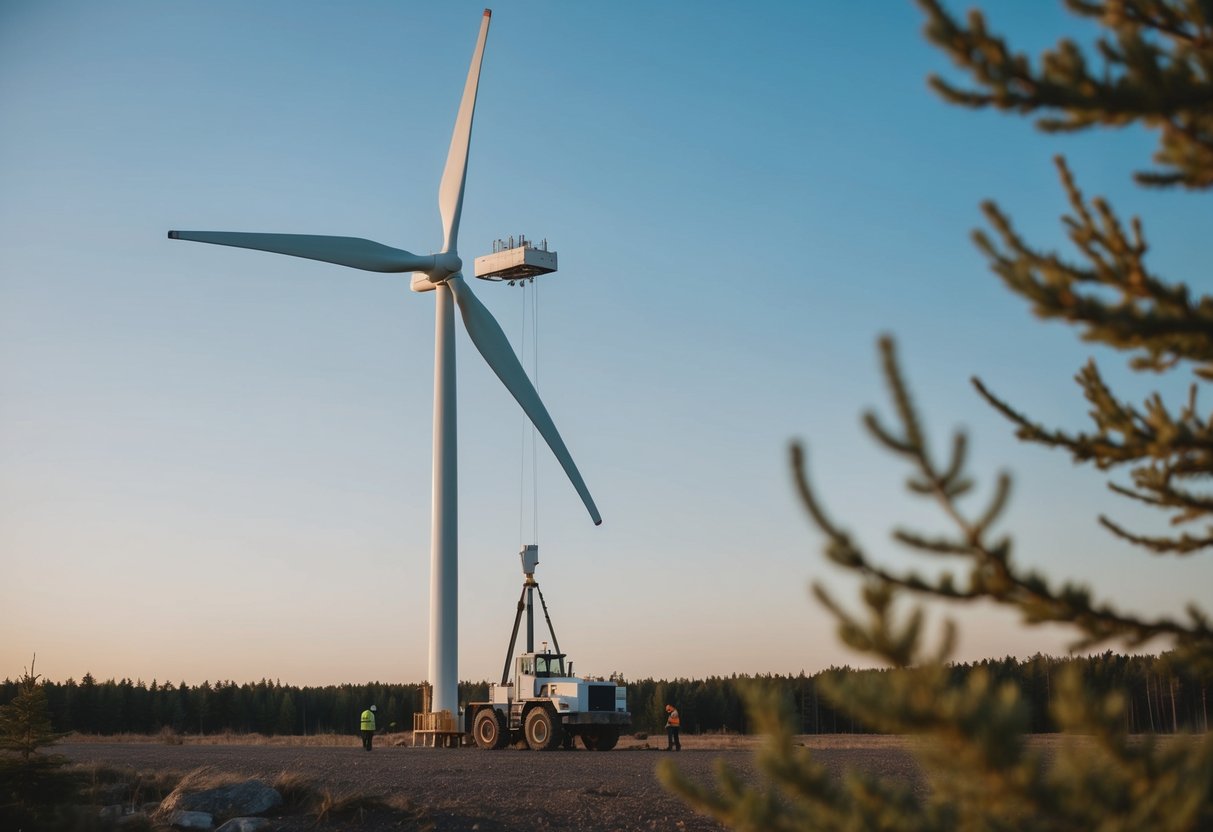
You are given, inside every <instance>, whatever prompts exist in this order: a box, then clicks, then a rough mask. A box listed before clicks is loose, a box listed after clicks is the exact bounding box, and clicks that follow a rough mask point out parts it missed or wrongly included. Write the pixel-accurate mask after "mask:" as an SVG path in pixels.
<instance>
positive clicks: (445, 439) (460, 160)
mask: <svg viewBox="0 0 1213 832" xmlns="http://www.w3.org/2000/svg"><path fill="white" fill-rule="evenodd" d="M491 16H492V12H491V11H490V10H489V9H485V11H484V17H483V18H482V19H481V22H480V36H479V38H477V40H476V49H475V51H474V52H473V53H472V63H471V66H470V67H469V68H468V77H467V84H466V85H465V86H464V88H463V100H462V102H461V103H460V105H459V114H458V116H457V117H456V118H455V130H454V133H453V134H452V135H451V149H450V151H449V152H448V154H447V158H446V168H445V169H444V170H443V173H442V183H441V185H439V188H438V210H439V213H440V214H441V216H442V230H443V236H444V239H443V244H442V251H440V252H439V253H438V254H428V255H419V254H412V253H410V252H407V251H404V250H402V249H398V248H391V247H390V246H385V245H382V244H380V243H376V242H372V241H371V240H364V239H361V238H359V237H328V236H315V235H310V234H249V233H242V232H235V231H170V232H169V233H168V236H169V237H170V238H171V239H174V240H193V241H195V242H199V243H215V244H217V245H223V246H236V247H238V248H251V249H256V250H258V251H269V252H274V253H276V254H289V255H291V256H293V257H306V258H308V259H311V260H323V261H324V262H326V263H336V264H337V265H339V266H350V267H352V268H355V269H366V270H367V271H374V272H413V273H414V274H413V279H412V289H413V291H415V292H430V291H432V292H434V296H435V300H436V308H437V313H436V316H435V325H434V353H435V355H434V479H433V501H434V502H433V514H432V523H433V528H432V532H431V547H430V656H429V681H430V683H431V684H432V685H433V700H432V703H433V704H432V705H431V707H432V708H433V710H434V711H441V710H449V711H450V712H451V714H456V713H457V712H458V705H459V702H458V698H459V694H458V684H459V675H458V636H459V629H458V598H457V588H458V574H459V573H458V504H457V498H458V489H457V480H456V458H457V457H456V441H455V424H456V410H455V330H454V321H455V318H454V305H455V304H458V306H459V312H460V315H461V316H462V318H463V325H464V328H465V329H466V330H467V333H468V337H470V338H471V339H472V343H473V344H475V345H476V349H477V350H479V351H480V354H481V355H482V356H484V360H485V361H486V362H488V365H489V367H491V368H492V370H493V372H494V373H496V374H497V377H498V378H499V379H501V382H502V383H503V384H504V385H505V386H506V388H507V389H508V390H509V391H510V393H511V394H513V396H514V398H515V399H517V400H518V404H520V405H521V406H522V409H523V410H524V411H525V412H526V414H527V416H528V417H529V418H530V420H531V421H532V422H533V423H534V424H535V427H536V428H537V429H538V430H539V433H540V434H541V435H542V436H543V438H544V440H545V441H546V442H547V443H548V446H549V447H550V448H551V449H552V453H553V454H555V455H556V459H557V460H558V461H559V462H560V465H561V467H563V468H564V471H565V473H566V474H567V475H568V477H569V479H570V480H571V481H572V483H573V487H574V488H575V489H577V493H578V494H579V495H580V496H581V499H582V502H584V503H585V507H586V508H587V509H588V510H589V512H590V517H591V518H592V519H593V520H594V524H595V525H598V524H600V523H601V522H602V517H601V516H600V515H599V513H598V509H597V507H596V506H595V505H594V499H593V498H592V497H591V496H590V492H589V489H587V488H586V485H585V481H584V480H582V478H581V474H580V473H579V472H578V471H577V466H576V465H574V464H573V458H572V456H570V455H569V451H568V448H566V447H565V444H564V441H563V440H562V439H561V438H560V434H559V433H558V432H557V431H556V426H555V424H553V422H552V417H551V416H549V415H548V411H547V408H545V407H544V406H543V401H542V400H540V398H539V394H538V393H537V392H536V391H535V388H534V387H533V386H532V385H531V382H530V379H528V378H527V375H526V371H525V370H524V369H523V368H522V365H521V364H520V363H519V361H518V358H517V356H515V355H514V350H513V348H512V347H511V346H510V343H509V340H508V339H507V338H506V336H505V333H504V332H502V331H501V327H500V326H499V325H498V323H497V321H496V320H495V319H494V318H493V316H492V314H491V313H490V312H489V311H488V309H486V308H485V307H484V305H483V304H481V303H480V301H479V300H477V299H476V296H475V295H474V294H473V293H472V289H471V287H470V286H468V285H467V284H466V283H465V282H464V280H463V274H462V272H461V269H462V268H463V261H462V260H460V259H459V253H458V248H457V240H458V237H459V217H460V214H461V212H462V209H463V187H464V183H465V181H466V179H467V161H468V144H469V142H470V141H471V137H472V115H473V113H474V112H475V109H476V89H477V86H478V84H479V81H480V63H481V59H482V58H483V56H484V43H485V40H486V38H487V37H488V33H489V20H490V18H491Z"/></svg>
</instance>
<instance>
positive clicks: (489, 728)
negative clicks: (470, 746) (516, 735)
mask: <svg viewBox="0 0 1213 832" xmlns="http://www.w3.org/2000/svg"><path fill="white" fill-rule="evenodd" d="M472 736H474V737H475V738H476V745H478V746H480V747H481V748H483V749H485V750H489V751H493V750H496V749H498V748H505V746H506V742H507V740H508V739H509V736H508V732H507V731H506V730H505V718H504V717H503V716H502V715H501V712H500V711H498V710H497V709H496V708H483V709H481V711H480V713H478V714H476V720H475V722H473V723H472Z"/></svg>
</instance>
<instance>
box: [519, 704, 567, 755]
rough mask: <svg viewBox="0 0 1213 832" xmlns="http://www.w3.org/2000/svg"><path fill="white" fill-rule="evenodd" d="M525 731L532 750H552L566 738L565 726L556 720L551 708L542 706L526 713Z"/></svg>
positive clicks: (527, 742)
mask: <svg viewBox="0 0 1213 832" xmlns="http://www.w3.org/2000/svg"><path fill="white" fill-rule="evenodd" d="M523 733H525V734H526V744H527V745H528V746H530V748H531V750H532V751H551V750H552V749H553V748H558V747H559V746H560V742H561V740H562V739H564V726H562V725H561V724H560V723H559V722H557V721H556V717H555V715H554V714H553V713H552V712H551V711H550V710H548V709H547V708H542V707H540V708H535V709H533V710H532V711H531V712H530V713H529V714H527V715H526V723H525V724H524V725H523Z"/></svg>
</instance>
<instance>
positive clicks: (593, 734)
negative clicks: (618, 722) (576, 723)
mask: <svg viewBox="0 0 1213 832" xmlns="http://www.w3.org/2000/svg"><path fill="white" fill-rule="evenodd" d="M618 742H619V729H618V728H616V727H615V726H613V725H596V726H594V727H592V728H587V729H586V731H585V733H583V734H582V735H581V744H582V745H584V746H585V747H586V750H587V751H610V750H611V749H612V748H614V747H615V744H616V743H618Z"/></svg>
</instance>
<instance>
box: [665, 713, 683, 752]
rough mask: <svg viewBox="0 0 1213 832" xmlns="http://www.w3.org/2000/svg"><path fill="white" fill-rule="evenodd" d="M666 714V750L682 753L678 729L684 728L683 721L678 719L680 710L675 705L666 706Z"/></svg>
mask: <svg viewBox="0 0 1213 832" xmlns="http://www.w3.org/2000/svg"><path fill="white" fill-rule="evenodd" d="M665 713H666V717H665V739H666V746H665V750H666V751H681V750H682V740H680V739H678V729H679V728H681V727H682V720H681V719H679V718H678V709H677V708H675V707H674V706H673V705H666V706H665Z"/></svg>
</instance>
